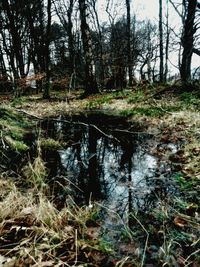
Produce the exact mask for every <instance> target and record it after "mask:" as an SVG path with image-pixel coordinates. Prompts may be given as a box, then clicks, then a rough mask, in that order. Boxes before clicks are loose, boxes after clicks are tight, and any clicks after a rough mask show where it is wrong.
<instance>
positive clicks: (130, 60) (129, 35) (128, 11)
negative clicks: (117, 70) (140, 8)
mask: <svg viewBox="0 0 200 267" xmlns="http://www.w3.org/2000/svg"><path fill="white" fill-rule="evenodd" d="M126 12H127V54H128V56H127V58H128V60H127V61H128V62H127V63H128V76H129V86H131V85H132V81H133V77H132V76H133V73H132V56H131V54H132V53H131V15H130V0H126Z"/></svg>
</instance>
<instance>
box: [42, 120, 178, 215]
mask: <svg viewBox="0 0 200 267" xmlns="http://www.w3.org/2000/svg"><path fill="white" fill-rule="evenodd" d="M88 120H89V119H88ZM101 126H102V125H98V127H101ZM109 126H110V127H111V125H106V127H105V131H109ZM118 126H119V125H118V124H116V125H112V128H118ZM101 129H102V128H101ZM48 135H50V136H52V137H54V138H61V137H62V139H64V141H65V142H66V143H67V146H66V148H65V149H62V150H60V151H59V152H58V153H57V154H56V156H55V157H54V160H55V164H54V163H53V164H52V162H51V161H52V155H50V156H48V155H47V157H46V160H47V161H48V167H50V166H52V168H51V167H50V169H51V171H50V174H51V177H55V176H58V174H60V175H61V174H62V175H64V176H66V177H68V179H70V182H71V184H72V185H73V186H72V187H73V191H74V198H75V201H76V202H77V203H83V202H85V201H86V203H88V201H89V199H92V200H97V201H103V204H104V205H105V206H107V207H108V208H109V209H111V210H114V211H115V212H117V213H118V214H119V215H120V216H121V215H123V214H126V213H127V212H131V211H132V210H133V209H134V210H137V209H140V210H141V209H142V210H145V209H149V208H152V207H154V206H155V205H157V203H158V201H157V200H158V199H163V198H165V197H166V195H167V194H168V193H169V192H173V190H174V188H173V186H172V184H171V182H170V177H171V175H172V174H171V169H170V166H169V165H166V163H163V162H162V161H161V160H159V159H158V158H156V157H155V156H153V155H152V153H151V151H152V148H153V147H155V146H156V143H155V140H154V139H153V138H146V137H144V136H143V135H141V136H140V135H138V136H136V135H133V134H130V133H125V132H124V133H123V132H122V131H121V132H120V135H119V134H118V135H117V133H115V137H117V139H118V140H120V142H116V141H115V140H112V139H111V138H107V137H106V136H105V135H103V134H101V133H100V132H99V131H98V130H97V129H95V128H94V127H92V126H91V127H90V126H86V125H79V124H77V125H76V124H70V123H60V122H52V121H51V122H49V125H48ZM48 157H49V159H48ZM77 188H79V189H80V190H77Z"/></svg>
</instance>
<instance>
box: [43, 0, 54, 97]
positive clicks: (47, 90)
mask: <svg viewBox="0 0 200 267" xmlns="http://www.w3.org/2000/svg"><path fill="white" fill-rule="evenodd" d="M51 4H52V2H51V0H48V2H47V27H46V54H45V63H46V85H45V89H44V94H43V98H45V99H48V98H50V31H51Z"/></svg>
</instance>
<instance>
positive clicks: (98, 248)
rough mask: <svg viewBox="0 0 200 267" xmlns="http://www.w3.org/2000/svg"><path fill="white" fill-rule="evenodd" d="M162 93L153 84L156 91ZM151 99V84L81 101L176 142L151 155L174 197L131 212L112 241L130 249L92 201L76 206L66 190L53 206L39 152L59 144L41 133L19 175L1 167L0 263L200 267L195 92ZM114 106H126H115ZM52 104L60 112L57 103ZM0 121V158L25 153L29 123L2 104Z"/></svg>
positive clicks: (199, 137)
mask: <svg viewBox="0 0 200 267" xmlns="http://www.w3.org/2000/svg"><path fill="white" fill-rule="evenodd" d="M162 90H163V88H159V94H160V92H161V91H162ZM156 97H157V95H156V90H155V88H151V87H148V88H143V90H136V91H135V92H134V91H131V90H124V91H121V92H120V91H119V92H111V93H108V94H103V95H102V96H101V95H97V96H96V97H90V98H88V99H86V100H84V102H83V103H84V104H80V106H79V108H80V107H81V108H82V109H85V108H86V109H96V108H102V109H104V108H105V109H108V108H110V109H112V110H113V109H114V108H115V109H116V107H117V109H118V113H120V114H121V115H122V116H125V117H129V120H134V119H137V120H138V121H140V123H141V124H145V125H148V127H146V129H147V131H149V132H153V131H154V130H155V128H156V138H157V139H158V140H159V141H160V142H161V143H163V144H171V143H172V144H176V146H177V151H176V152H175V153H171V154H170V153H169V152H167V151H165V149H164V148H157V150H156V152H155V153H156V155H157V156H159V158H160V163H161V164H162V161H163V160H168V161H169V162H170V164H171V166H172V169H173V170H174V173H175V174H174V175H173V176H172V177H170V179H172V181H173V183H174V184H175V185H176V186H177V188H178V190H179V194H178V195H176V196H175V195H174V197H171V198H163V199H162V196H156V197H157V198H158V203H159V204H158V205H157V206H155V207H152V209H151V211H150V213H149V214H147V213H145V212H144V211H137V210H133V211H132V212H131V213H130V214H128V215H129V216H128V222H125V223H124V225H123V227H121V229H120V231H119V239H118V240H119V241H118V242H119V243H118V244H117V245H118V246H119V247H120V241H121V240H122V239H123V240H126V241H128V242H129V243H130V244H131V246H132V247H134V249H132V247H131V248H130V247H129V246H127V247H126V248H125V253H126V255H127V256H124V254H123V255H120V254H119V255H116V250H115V247H114V246H113V244H112V243H111V242H110V241H109V240H107V239H106V238H107V237H106V234H104V235H102V233H101V221H100V220H99V212H100V205H98V203H89V205H84V206H77V204H76V203H75V202H74V200H73V199H72V196H71V195H70V190H69V191H67V192H68V194H67V197H66V199H65V202H64V203H63V205H62V207H61V208H60V207H58V206H57V203H56V201H55V198H54V195H53V194H52V192H53V190H52V188H51V186H52V185H50V183H49V181H48V171H49V170H48V168H47V167H46V163H45V162H44V160H43V158H42V153H41V151H42V149H45V150H51V151H56V150H58V149H60V148H61V144H60V142H59V141H57V140H54V139H50V138H49V139H47V138H46V139H45V138H44V137H40V140H39V141H38V142H37V145H38V148H37V153H36V155H35V157H34V159H33V160H27V162H26V163H25V164H24V165H23V168H22V170H21V173H20V174H17V175H16V173H15V174H14V175H13V174H12V173H9V172H8V171H7V170H6V168H2V170H1V173H0V175H1V177H0V266H5V267H7V266H9V267H12V266H13V267H14V266H15V267H18V266H35V267H36V266H38V267H39V266H77V267H83V266H84V267H87V266H88V267H89V266H95V267H98V266H99V267H100V266H116V267H117V266H118V267H131V266H133V267H138V266H148V264H149V265H150V266H156V267H159V266H162V267H164V266H165V267H176V266H181V267H182V266H183V267H189V266H190V267H194V266H195V267H196V266H199V264H200V257H199V255H200V250H199V244H200V239H199V229H200V228H199V227H200V225H199V212H200V204H199V203H200V197H199V195H200V194H199V193H200V191H199V188H200V186H199V180H200V165H199V161H200V134H199V133H200V116H199V114H198V112H197V111H198V110H199V109H200V101H199V96H198V94H197V93H196V92H183V93H181V94H174V96H171V95H170V94H169V95H168V94H167V95H164V96H163V97H162V96H160V95H159V98H156ZM120 101H121V102H120ZM23 102H24V101H23V99H22V100H20V101H19V102H17V100H16V105H18V104H20V105H22V106H23ZM115 103H117V104H116V106H115ZM120 104H123V105H124V106H123V105H122V107H121V110H120ZM13 105H15V103H13ZM42 105H43V103H41V107H40V108H41V109H44V106H42ZM45 105H47V103H45ZM65 105H66V104H65ZM112 105H113V106H112ZM54 107H55V106H54ZM113 107H114V108H113ZM30 108H31V107H30ZM76 108H77V106H75V109H76ZM58 109H59V110H60V109H61V110H62V108H61V106H60V105H59V108H58ZM32 111H33V110H32ZM37 111H38V112H40V110H39V109H38V110H37ZM54 112H55V110H54ZM56 112H57V111H56ZM0 118H1V119H0V133H1V144H0V148H1V152H2V157H3V153H5V151H7V150H8V149H11V150H12V151H15V152H17V153H24V152H25V151H27V150H28V149H29V146H28V145H27V144H26V143H24V141H23V139H24V135H25V134H26V133H27V130H28V129H29V128H30V125H31V124H30V121H29V122H28V121H27V119H26V118H25V117H24V116H21V115H19V113H17V112H14V111H13V110H12V109H9V108H7V107H1V108H0ZM27 159H28V158H27ZM1 165H2V162H1ZM1 167H2V166H1ZM12 175H13V176H12ZM154 178H155V177H154ZM129 186H130V185H129ZM130 188H131V186H130ZM131 249H132V250H131ZM130 251H131V253H130ZM118 252H119V251H118ZM145 262H148V264H146V265H145Z"/></svg>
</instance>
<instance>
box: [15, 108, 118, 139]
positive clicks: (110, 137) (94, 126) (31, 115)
mask: <svg viewBox="0 0 200 267" xmlns="http://www.w3.org/2000/svg"><path fill="white" fill-rule="evenodd" d="M15 110H16V111H17V112H21V113H23V114H25V115H27V116H28V117H32V118H34V119H36V120H40V121H42V120H43V118H41V117H38V116H35V115H33V114H30V113H28V112H26V111H24V110H21V109H20V110H19V109H15ZM51 120H52V121H54V122H63V123H70V124H74V125H83V126H86V127H92V128H94V129H96V130H97V131H98V132H100V133H101V134H102V135H104V136H105V137H107V138H109V139H113V140H115V141H117V142H118V143H120V141H119V139H117V138H116V137H114V136H112V135H108V134H106V133H105V132H104V131H102V130H101V129H99V128H98V127H97V126H96V125H94V124H87V123H84V122H79V121H77V122H74V121H68V120H62V119H53V118H51Z"/></svg>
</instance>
